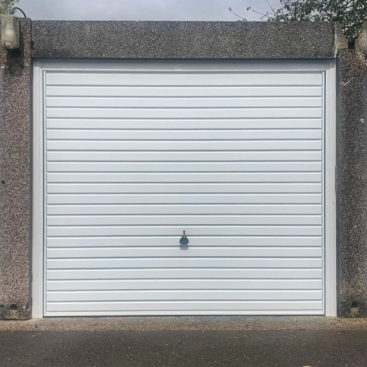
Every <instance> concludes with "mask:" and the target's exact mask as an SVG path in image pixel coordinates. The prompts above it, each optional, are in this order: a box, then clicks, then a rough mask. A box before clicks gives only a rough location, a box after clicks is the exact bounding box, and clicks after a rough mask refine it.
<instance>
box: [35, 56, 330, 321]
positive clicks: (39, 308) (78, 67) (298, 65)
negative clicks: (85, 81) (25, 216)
mask: <svg viewBox="0 0 367 367" xmlns="http://www.w3.org/2000/svg"><path fill="white" fill-rule="evenodd" d="M142 63H145V64H147V63H148V64H149V63H154V64H155V65H157V64H158V65H159V63H165V64H167V63H177V64H181V65H182V64H183V63H184V64H185V65H188V64H192V65H198V64H200V63H206V64H207V65H210V64H215V65H218V64H221V65H222V64H224V63H225V64H226V66H227V67H228V66H230V65H231V64H232V65H236V67H241V70H243V71H246V72H251V71H256V72H262V71H264V72H281V71H286V72H287V71H293V72H312V71H317V72H321V73H322V75H323V77H324V88H325V90H324V93H325V98H324V124H325V125H324V131H325V136H324V143H325V148H324V165H325V167H324V169H325V176H324V210H325V215H324V228H325V233H324V241H325V242H324V287H323V289H324V314H325V316H336V313H337V310H336V308H337V307H336V305H337V301H336V194H335V163H336V65H335V61H307V62H306V61H267V62H262V61H261V62H259V61H256V62H253V61H243V62H240V61H236V62H233V61H180V62H177V61H172V62H171V61H160V62H157V61H136V62H133V61H126V62H125V61H94V62H90V61H77V62H71V61H56V60H55V61H38V60H36V61H35V62H34V74H33V78H34V79H33V83H34V84H33V244H32V247H33V255H32V257H33V260H32V261H33V263H32V269H33V270H32V299H33V308H32V310H33V311H32V315H33V317H34V318H42V317H44V297H45V296H44V294H45V285H44V282H45V276H44V272H45V261H46V256H45V237H44V235H45V231H44V223H45V222H44V213H45V210H44V205H45V192H44V163H45V162H44V154H45V153H44V110H45V103H44V78H45V74H46V73H47V72H48V71H87V70H93V71H95V70H96V69H97V70H101V71H105V70H109V71H111V70H115V71H121V70H126V68H134V66H136V65H137V64H139V65H141V64H142ZM236 314H239V313H238V312H237V313H236ZM244 314H245V313H244Z"/></svg>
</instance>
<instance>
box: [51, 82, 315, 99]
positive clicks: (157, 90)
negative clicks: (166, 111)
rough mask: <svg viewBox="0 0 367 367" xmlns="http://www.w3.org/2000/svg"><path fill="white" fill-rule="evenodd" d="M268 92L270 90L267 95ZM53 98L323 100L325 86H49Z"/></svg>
mask: <svg viewBox="0 0 367 367" xmlns="http://www.w3.org/2000/svg"><path fill="white" fill-rule="evenodd" d="M264 88H266V90H265V91H264ZM46 94H47V96H50V97H71V96H76V97H78V96H80V97H84V98H85V97H119V98H121V97H129V98H132V97H170V98H171V97H190V98H193V97H218V96H229V97H227V98H231V97H242V98H243V97H271V96H274V97H298V96H299V97H321V96H322V87H321V86H318V87H317V86H316V87H314V86H303V87H296V86H291V85H290V86H275V87H273V86H269V85H263V86H260V87H256V86H249V87H246V86H223V85H222V86H212V85H211V86H209V87H208V86H206V87H205V86H204V87H202V86H194V85H192V86H190V88H182V87H170V86H166V85H160V86H140V87H137V86H133V85H131V86H127V87H119V86H116V85H114V86H112V87H109V86H101V85H100V86H96V85H93V86H92V87H91V86H86V85H85V86H47V87H46Z"/></svg>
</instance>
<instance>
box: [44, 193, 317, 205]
mask: <svg viewBox="0 0 367 367" xmlns="http://www.w3.org/2000/svg"><path fill="white" fill-rule="evenodd" d="M321 199H322V197H321V195H320V194H243V195H241V197H238V195H235V194H181V195H180V196H178V195H176V194H139V195H134V194H126V195H124V194H116V195H112V194H94V195H88V194H62V195H61V194H60V195H57V194H55V195H54V194H50V195H49V196H48V204H152V203H153V204H208V203H212V202H213V201H214V202H215V203H217V204H228V203H230V204H247V203H249V204H252V203H258V204H289V203H292V204H302V203H303V204H319V203H321Z"/></svg>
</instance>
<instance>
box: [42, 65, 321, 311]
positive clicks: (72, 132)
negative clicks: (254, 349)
mask: <svg viewBox="0 0 367 367" xmlns="http://www.w3.org/2000/svg"><path fill="white" fill-rule="evenodd" d="M306 69H307V68H306ZM42 83H43V84H44V89H43V90H44V91H45V95H44V121H45V130H44V132H45V133H44V144H45V159H44V160H45V162H44V164H45V165H44V167H45V169H44V177H45V223H44V225H45V292H44V296H45V304H44V307H45V309H44V314H45V315H46V316H71V315H140V314H142V315H156V314H157V315H171V314H177V315H184V314H193V315H194V314H204V315H209V314H254V315H255V314H256V315H261V314H323V313H324V312H325V308H324V300H325V292H324V289H325V287H324V243H325V242H324V237H325V236H324V234H325V231H324V176H325V170H324V146H325V145H324V140H325V136H324V121H325V119H324V116H325V110H324V105H325V98H324V90H325V73H324V72H323V71H322V70H312V69H311V70H304V68H300V67H299V65H292V64H290V65H287V64H283V65H278V66H277V65H276V64H275V66H273V67H269V66H266V65H263V66H262V65H261V64H257V65H254V64H251V65H249V64H241V63H225V62H223V63H209V62H206V63H199V62H198V63H194V62H190V63H173V62H171V63H170V62H166V63H153V62H142V63H120V64H115V63H112V64H108V63H98V64H97V63H96V65H94V67H91V66H90V64H86V65H85V66H84V64H83V63H80V67H75V64H74V66H73V65H70V66H69V67H68V66H67V64H66V66H65V67H64V68H62V69H60V70H59V69H57V68H54V69H52V68H51V69H50V70H48V71H46V72H45V73H44V78H43V82H42ZM183 231H185V233H186V236H187V239H188V240H189V243H188V248H187V249H184V248H181V247H183V246H181V247H180V239H181V236H182V235H183Z"/></svg>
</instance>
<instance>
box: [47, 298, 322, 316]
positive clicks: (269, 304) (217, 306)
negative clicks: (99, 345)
mask: <svg viewBox="0 0 367 367" xmlns="http://www.w3.org/2000/svg"><path fill="white" fill-rule="evenodd" d="M86 308H87V309H88V311H96V312H97V311H98V312H106V311H107V312H108V311H118V312H121V311H130V312H132V313H134V314H135V313H136V312H137V311H145V313H150V311H158V312H160V313H162V312H163V311H172V312H174V313H177V312H179V313H181V311H189V312H195V311H196V312H198V311H201V312H203V313H206V312H208V311H215V313H219V314H220V313H222V312H223V311H229V312H234V311H238V312H241V313H242V312H243V311H251V312H252V313H257V312H258V311H266V313H269V310H274V311H280V313H284V312H286V313H287V311H288V310H291V311H293V310H298V311H301V312H300V313H301V314H303V313H305V312H304V311H305V310H313V311H314V312H317V311H318V310H320V308H322V301H304V300H302V301H289V300H287V301H233V300H232V301H227V302H221V301H211V302H207V301H205V302H203V300H201V301H196V302H193V301H181V300H180V301H171V302H159V301H156V302H154V301H147V302H80V303H78V302H59V303H56V302H55V303H53V302H50V303H48V310H49V311H50V312H62V313H64V312H68V311H70V312H73V311H81V312H83V313H85V309H86Z"/></svg>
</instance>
